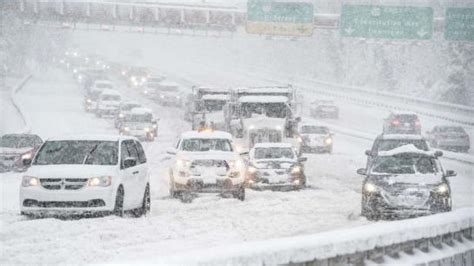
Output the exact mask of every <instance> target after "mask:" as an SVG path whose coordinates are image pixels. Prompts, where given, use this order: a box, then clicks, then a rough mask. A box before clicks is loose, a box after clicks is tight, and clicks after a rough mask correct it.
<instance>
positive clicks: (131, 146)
mask: <svg viewBox="0 0 474 266" xmlns="http://www.w3.org/2000/svg"><path fill="white" fill-rule="evenodd" d="M125 143H126V144H127V148H128V152H129V155H130V157H132V158H135V159H136V160H137V162H138V161H139V160H138V150H137V145H135V141H133V140H127V141H125Z"/></svg>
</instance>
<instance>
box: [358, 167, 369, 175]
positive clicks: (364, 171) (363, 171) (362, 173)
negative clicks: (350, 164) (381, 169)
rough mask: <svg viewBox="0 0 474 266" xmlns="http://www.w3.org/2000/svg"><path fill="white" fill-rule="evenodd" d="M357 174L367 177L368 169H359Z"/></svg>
mask: <svg viewBox="0 0 474 266" xmlns="http://www.w3.org/2000/svg"><path fill="white" fill-rule="evenodd" d="M357 174H359V175H367V169H365V168H359V169H357Z"/></svg>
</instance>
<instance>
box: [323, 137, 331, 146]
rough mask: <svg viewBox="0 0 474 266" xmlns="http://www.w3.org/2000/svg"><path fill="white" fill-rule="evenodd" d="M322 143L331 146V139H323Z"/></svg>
mask: <svg viewBox="0 0 474 266" xmlns="http://www.w3.org/2000/svg"><path fill="white" fill-rule="evenodd" d="M324 143H326V145H331V144H332V138H327V139H325V140H324Z"/></svg>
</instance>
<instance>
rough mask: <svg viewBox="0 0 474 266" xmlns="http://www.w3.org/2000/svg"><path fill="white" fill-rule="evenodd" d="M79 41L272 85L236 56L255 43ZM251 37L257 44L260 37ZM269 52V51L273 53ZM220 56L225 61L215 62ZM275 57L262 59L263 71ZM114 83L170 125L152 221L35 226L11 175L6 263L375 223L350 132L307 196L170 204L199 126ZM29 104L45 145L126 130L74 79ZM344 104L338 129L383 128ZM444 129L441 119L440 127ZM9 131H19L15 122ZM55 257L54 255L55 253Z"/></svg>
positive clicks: (463, 173)
mask: <svg viewBox="0 0 474 266" xmlns="http://www.w3.org/2000/svg"><path fill="white" fill-rule="evenodd" d="M75 34H76V39H77V40H76V41H77V42H78V43H79V44H80V46H81V48H85V49H86V50H87V49H88V50H89V51H91V52H92V51H96V52H99V53H101V54H104V55H106V56H108V57H109V58H111V59H112V58H118V60H120V61H123V62H127V61H128V62H130V63H134V64H142V65H149V66H151V67H154V68H156V69H159V70H163V71H164V72H165V73H170V74H171V76H174V77H176V78H178V79H180V80H182V81H185V82H187V83H188V84H187V85H189V84H209V85H216V86H218V85H220V86H226V87H228V86H236V85H268V84H269V83H270V81H269V79H268V78H265V77H264V75H263V74H262V75H259V73H250V72H247V73H245V71H244V70H242V69H245V68H246V67H247V69H251V66H250V64H251V62H250V61H248V62H247V61H246V59H239V58H238V56H237V57H236V56H234V55H232V56H231V54H232V53H233V50H235V51H242V47H245V46H249V45H250V44H249V43H247V41H248V40H232V41H229V42H230V43H231V46H230V47H231V48H230V49H229V50H228V51H226V50H222V49H221V48H220V47H221V46H223V45H222V44H223V43H225V42H227V41H226V40H220V39H212V40H208V39H202V38H199V39H198V40H196V39H194V38H192V37H176V36H171V37H164V36H148V35H144V36H141V35H131V34H127V33H119V34H116V33H92V32H77V33H75ZM130 36H134V37H133V38H132V39H129V37H130ZM161 38H166V41H167V42H160V39H161ZM183 39H185V41H183ZM248 39H249V40H250V42H256V40H255V38H248ZM89 40H91V41H89ZM92 40H93V42H92ZM163 40H164V39H163ZM111 42H113V43H115V44H117V45H116V47H117V49H116V50H113V49H111V50H107V49H106V48H107V47H106V46H100V45H99V44H100V43H104V44H107V43H111ZM137 44H141V45H140V46H137ZM157 44H160V46H157ZM225 44H226V45H229V44H228V43H225ZM232 45H234V46H232ZM135 47H140V49H142V50H143V54H144V56H143V57H142V58H127V56H125V55H123V54H121V53H120V51H132V50H134V49H135V50H136V49H137V48H135ZM157 47H160V49H157ZM227 47H229V46H227ZM232 47H233V48H232ZM266 48H268V47H267V44H265V43H264V44H262V45H261V48H260V49H266ZM213 50H216V51H219V53H220V54H219V56H217V57H212V56H211V57H209V55H210V53H211V51H213ZM198 51H204V52H203V53H198ZM257 52H258V51H257ZM257 52H256V53H257ZM226 54H227V57H226ZM257 54H258V53H257ZM269 54H270V55H271V53H266V56H268V55H269ZM248 56H249V55H246V58H248ZM216 58H217V59H218V60H216V61H220V62H214V60H215V59H216ZM234 59H235V60H236V62H237V63H238V65H239V68H238V69H237V68H236V69H233V68H232V67H231V64H232V63H233V60H234ZM265 60H267V59H265V58H263V59H262V58H255V62H256V63H258V64H261V63H262V62H260V61H265ZM225 64H227V65H228V67H226V66H225ZM245 64H248V65H247V66H245ZM290 65H291V64H290ZM274 70H275V69H274ZM279 70H281V71H283V70H284V69H279ZM259 76H260V77H259ZM275 76H276V77H277V78H275V83H281V80H282V79H280V78H278V77H279V75H278V73H275ZM114 83H115V85H117V86H118V88H119V90H120V91H121V92H122V94H123V95H124V96H125V99H135V100H137V101H141V102H143V103H144V104H145V105H147V106H149V107H150V108H152V109H153V110H154V112H155V113H156V114H157V115H158V116H159V118H160V122H159V134H158V138H157V140H156V141H155V142H153V143H146V144H145V149H146V152H147V155H148V158H149V164H150V173H151V185H152V212H151V215H150V216H149V217H146V218H139V219H135V218H125V219H121V218H116V217H113V216H110V217H104V218H95V219H82V220H67V221H63V220H57V219H40V220H28V219H25V218H23V217H21V216H20V215H19V206H18V187H19V184H20V179H21V174H16V173H7V174H1V175H0V187H1V190H2V191H1V192H2V194H1V198H0V199H1V202H0V206H1V210H0V239H1V240H2V241H1V242H0V245H1V246H0V250H1V251H2V252H1V254H0V264H23V263H33V262H38V263H44V264H59V263H81V264H82V263H103V262H110V261H112V262H117V261H120V259H121V258H127V259H129V258H131V257H135V256H142V257H143V258H147V257H148V258H152V257H156V256H160V255H165V254H166V255H169V254H179V253H180V252H186V251H189V250H192V249H198V248H202V247H212V246H223V245H227V244H230V243H240V242H243V241H251V240H262V239H271V238H275V237H287V236H295V235H305V234H311V233H318V232H323V231H329V230H335V229H339V228H351V227H356V226H359V225H363V224H367V223H370V222H368V221H367V220H366V219H365V218H362V217H360V215H359V214H360V200H361V195H360V189H361V182H362V177H360V176H358V175H356V174H355V170H356V169H357V168H360V167H363V166H364V164H365V159H366V158H365V155H364V150H365V149H367V148H369V147H370V145H371V143H370V142H369V141H367V140H364V139H360V138H354V137H351V136H348V135H343V134H336V136H335V144H334V152H333V154H310V155H307V157H308V163H307V167H306V174H307V176H308V179H309V180H308V181H309V185H310V188H308V189H306V190H303V191H299V192H269V191H267V192H255V191H250V190H248V191H247V200H246V201H245V202H240V201H238V200H235V199H224V198H220V197H217V196H214V195H207V196H202V197H199V198H197V199H195V200H194V201H193V203H192V204H183V203H181V202H180V201H179V200H175V199H170V198H168V196H167V194H168V184H167V183H168V180H167V165H168V163H169V160H168V159H167V158H168V156H167V155H166V153H165V150H166V149H167V148H168V147H170V146H172V145H173V144H174V143H175V141H176V139H177V137H178V135H179V133H181V132H183V131H185V130H188V129H189V128H190V126H189V124H188V123H186V122H184V121H183V120H182V117H183V115H182V111H181V110H179V109H177V108H165V107H162V106H159V105H156V104H155V103H153V102H151V101H150V100H147V99H144V97H143V96H141V95H140V94H139V93H138V92H136V91H133V90H130V89H127V88H125V87H124V86H123V85H122V83H121V82H120V81H118V80H114ZM19 98H20V104H21V107H22V108H23V109H24V111H25V113H26V115H27V121H28V122H29V123H30V127H31V130H32V132H34V133H38V134H40V135H41V136H42V137H44V138H47V137H51V136H55V135H61V134H70V133H117V131H116V130H115V129H114V128H113V124H112V122H111V121H109V120H105V119H98V118H96V117H95V116H94V115H93V114H87V113H85V112H84V111H83V106H82V103H83V91H82V89H81V88H80V87H79V86H78V85H77V84H76V83H75V82H73V80H72V78H71V77H70V74H69V73H67V72H62V71H59V70H50V71H49V72H48V73H45V74H42V75H41V76H39V77H38V76H37V77H35V78H34V79H33V80H32V81H31V83H29V84H28V86H27V87H25V89H24V90H23V91H21V92H20V93H19ZM341 107H342V108H341V120H340V121H334V123H336V124H337V125H341V126H345V127H349V128H351V129H353V130H361V131H367V132H368V133H377V132H378V131H379V129H380V124H381V118H382V117H384V116H385V113H383V112H381V111H380V110H377V111H376V112H374V109H373V108H371V107H365V106H359V105H355V104H348V103H342V104H341ZM385 111H386V110H385ZM424 121H425V118H423V122H424ZM426 121H428V120H426ZM438 122H440V121H437V120H434V121H433V124H435V123H438ZM427 123H431V122H427ZM8 126H10V124H8ZM6 130H8V131H9V130H14V129H13V125H12V128H7V129H6ZM305 156H306V155H305ZM443 164H444V166H445V168H447V169H453V170H456V171H457V172H458V174H459V175H458V176H457V177H454V178H452V179H451V182H452V189H453V203H454V208H459V207H462V206H472V205H473V203H474V199H473V191H474V185H473V180H472V176H473V173H472V166H470V165H466V164H463V163H459V162H454V161H446V160H444V161H443ZM25 251H27V252H25ZM53 251H54V255H51V252H53Z"/></svg>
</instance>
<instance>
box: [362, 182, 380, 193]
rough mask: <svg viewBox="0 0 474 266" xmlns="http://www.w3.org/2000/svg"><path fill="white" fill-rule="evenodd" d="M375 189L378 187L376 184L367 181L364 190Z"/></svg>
mask: <svg viewBox="0 0 474 266" xmlns="http://www.w3.org/2000/svg"><path fill="white" fill-rule="evenodd" d="M375 191H377V187H376V186H375V185H374V184H371V183H365V185H364V192H368V193H373V192H375Z"/></svg>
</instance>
